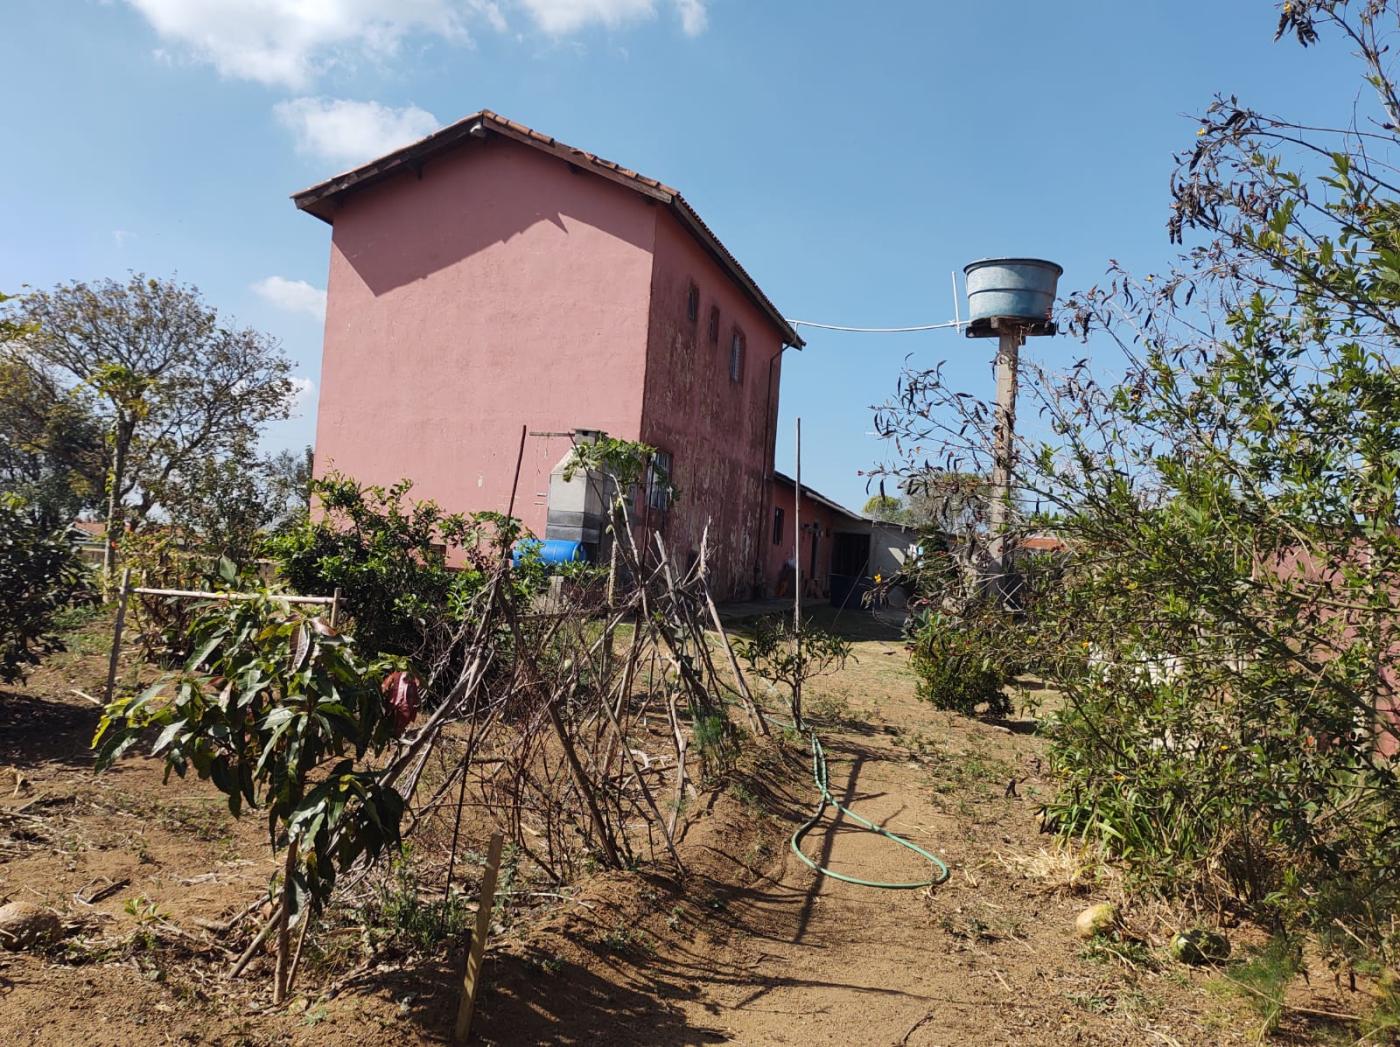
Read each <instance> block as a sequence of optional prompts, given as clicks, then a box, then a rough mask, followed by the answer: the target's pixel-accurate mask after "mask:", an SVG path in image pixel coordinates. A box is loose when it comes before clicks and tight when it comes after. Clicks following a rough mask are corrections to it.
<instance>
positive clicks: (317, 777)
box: [93, 593, 403, 998]
mask: <svg viewBox="0 0 1400 1047" xmlns="http://www.w3.org/2000/svg"><path fill="white" fill-rule="evenodd" d="M190 641H191V646H192V648H193V651H194V653H193V654H191V655H190V657H189V660H188V662H187V663H186V665H185V667H184V670H183V672H181V673H179V674H178V675H175V676H172V677H170V678H167V679H164V680H162V681H160V682H158V683H156V684H155V685H153V686H152V687H150V688H149V689H147V690H146V691H145V692H143V693H141V694H139V695H134V696H123V697H121V698H118V699H116V700H115V701H113V702H112V703H111V704H110V705H109V706H108V707H107V709H106V711H105V713H104V715H103V717H102V720H101V723H100V725H99V727H98V730H97V735H96V737H95V738H94V740H93V745H94V747H95V748H96V749H97V757H98V759H97V765H98V767H99V769H101V768H106V767H109V766H111V765H112V764H113V763H114V762H115V761H116V760H117V759H119V758H120V757H121V756H122V755H123V754H124V753H126V752H127V751H129V750H130V749H131V748H132V747H134V746H136V745H137V744H138V743H140V742H141V741H142V740H143V739H150V740H151V750H150V751H151V754H152V755H154V756H158V757H161V758H162V759H163V760H164V761H165V764H166V768H167V771H174V772H175V773H176V774H178V775H180V776H181V777H183V776H184V775H185V774H186V773H187V772H188V771H189V770H190V769H191V768H193V769H194V771H195V773H196V774H197V775H198V776H199V777H200V778H203V779H207V780H209V781H211V782H212V783H213V784H214V786H215V787H216V788H217V789H218V790H219V791H220V792H222V793H223V794H224V795H225V797H226V798H227V800H228V806H229V810H230V811H232V812H233V813H234V814H235V815H239V814H241V813H242V811H243V810H244V808H245V806H246V807H251V808H255V809H257V810H259V811H262V812H265V815H266V818H267V825H268V832H269V836H270V843H271V845H272V846H273V847H274V848H276V847H278V846H281V845H283V844H284V842H285V846H286V848H287V850H286V862H285V873H284V879H283V887H282V926H281V929H280V933H279V941H278V949H279V956H278V960H279V962H278V975H277V981H276V994H277V996H278V997H279V998H280V997H281V995H282V994H284V993H285V991H286V990H287V988H288V986H287V985H286V982H285V977H286V961H287V956H286V948H287V941H286V939H287V928H288V927H289V926H290V925H291V922H292V921H294V920H298V919H304V918H306V913H307V903H308V902H310V903H312V904H313V905H316V906H319V905H321V904H323V903H324V901H325V899H326V898H327V897H328V895H329V893H330V890H331V888H332V887H333V886H334V884H335V880H336V876H337V873H338V872H340V871H342V870H344V869H346V868H348V867H349V866H350V865H351V864H352V863H353V862H355V861H356V860H357V859H359V858H360V857H361V856H367V857H369V858H374V857H375V856H377V855H379V854H380V853H381V852H383V851H384V850H385V849H388V848H394V847H396V846H397V845H398V843H399V821H400V818H401V816H402V814H403V801H402V799H401V798H400V796H399V795H398V793H397V792H395V791H394V789H393V788H392V787H391V786H388V785H385V784H384V783H383V782H382V781H381V776H380V773H379V772H377V771H375V770H373V769H371V768H370V767H369V766H368V764H367V763H366V758H367V757H369V756H373V755H376V754H379V753H381V752H382V751H383V750H384V748H385V746H387V745H388V744H389V742H390V741H391V740H392V739H393V737H394V736H395V734H396V732H397V730H398V729H399V728H400V727H401V726H402V724H401V722H399V723H396V720H395V717H394V713H393V710H392V709H391V708H390V707H389V705H388V703H387V702H386V701H385V698H384V695H383V694H382V691H381V682H382V677H383V675H384V672H385V670H386V669H388V668H390V666H388V665H384V664H380V665H375V666H367V665H366V664H365V663H364V662H363V661H362V660H361V658H360V656H359V654H358V652H357V651H356V648H355V643H354V641H353V640H352V639H351V638H350V637H349V636H347V635H345V634H342V633H338V632H337V631H336V630H334V629H332V628H331V627H330V626H329V625H328V624H326V622H324V621H323V620H321V619H319V618H311V619H308V618H305V617H302V616H301V615H299V614H297V613H295V612H294V611H293V610H292V609H291V607H290V606H289V605H288V604H286V603H285V602H283V601H281V600H279V599H278V598H277V597H276V596H275V595H274V594H270V593H265V594H262V595H260V596H259V597H258V598H257V599H253V600H247V601H238V602H230V603H227V604H214V605H208V606H206V607H205V608H204V609H203V611H202V613H200V615H199V616H198V617H197V618H196V619H195V621H194V624H193V626H192V627H191V630H190Z"/></svg>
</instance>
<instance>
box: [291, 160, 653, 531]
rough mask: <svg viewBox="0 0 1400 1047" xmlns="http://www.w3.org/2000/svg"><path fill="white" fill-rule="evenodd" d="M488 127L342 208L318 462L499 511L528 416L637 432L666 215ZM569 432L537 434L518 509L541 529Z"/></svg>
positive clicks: (536, 422)
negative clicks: (655, 265) (659, 234)
mask: <svg viewBox="0 0 1400 1047" xmlns="http://www.w3.org/2000/svg"><path fill="white" fill-rule="evenodd" d="M659 211H660V208H656V207H653V206H651V205H649V204H648V203H647V202H646V201H645V200H643V199H642V198H641V197H639V196H638V195H637V194H635V193H632V192H630V191H628V190H627V189H624V188H622V187H620V186H616V185H613V184H610V183H608V182H606V181H604V180H602V179H600V178H596V177H592V176H589V175H586V174H579V173H574V172H573V171H571V169H570V168H569V167H568V165H566V164H564V163H561V162H560V161H558V160H555V159H552V158H550V157H547V156H544V155H542V154H540V153H538V152H536V151H534V150H532V149H530V148H528V147H525V146H522V145H519V144H517V143H514V142H511V141H508V140H506V139H504V138H499V137H493V138H491V139H489V140H487V141H485V142H473V143H471V144H470V145H469V146H468V147H466V148H464V149H460V150H457V151H456V152H453V153H450V154H447V155H444V156H441V157H438V158H434V159H431V160H429V161H428V162H427V163H426V164H425V165H423V167H422V171H421V177H417V176H415V175H414V174H412V173H405V174H402V175H398V176H396V177H395V178H394V179H392V180H390V181H388V182H385V183H382V184H380V185H376V186H372V187H368V188H366V189H364V190H361V191H358V192H355V193H352V194H350V195H349V196H348V198H347V199H346V200H345V201H344V203H343V204H342V206H340V207H339V209H338V210H337V211H336V212H335V214H334V233H333V237H332V247H331V265H330V278H329V286H328V301H327V311H326V331H325V347H324V362H323V365H322V372H321V390H320V408H319V413H318V417H317V423H316V471H317V473H318V474H324V473H326V472H327V471H329V470H331V469H335V470H338V471H340V472H343V473H346V474H347V475H350V476H353V477H354V478H356V479H357V480H359V481H361V482H363V483H381V484H382V483H390V482H392V481H394V480H396V479H398V478H400V477H403V476H408V477H411V478H412V479H413V480H414V481H415V487H414V496H415V497H418V498H432V499H434V500H436V501H437V502H439V503H440V504H441V505H442V506H443V507H444V508H446V509H448V510H449V511H454V512H468V511H474V510H481V509H494V510H500V511H504V510H505V508H506V504H507V502H508V500H509V497H510V485H511V476H512V473H513V472H514V468H515V457H516V452H517V448H518V442H519V434H520V427H521V426H522V425H526V426H528V427H529V428H530V429H531V430H536V431H548V430H559V431H563V430H570V429H573V428H577V427H582V428H596V429H603V430H606V431H607V432H608V433H610V434H612V435H613V436H617V437H620V438H624V439H637V438H638V437H639V435H640V431H641V419H642V402H643V395H642V390H643V381H644V375H645V369H646V346H647V339H648V297H649V289H650V284H651V276H652V251H653V246H654V245H653V238H654V235H655V228H656V220H655V218H656V214H657V213H658V212H659ZM568 448H569V444H568V441H567V440H560V439H553V440H546V439H542V438H530V439H528V440H527V443H526V449H525V460H524V468H523V470H522V475H521V479H520V487H519V491H518V494H517V497H516V514H517V515H518V516H520V517H521V518H522V519H523V520H524V522H525V524H526V525H527V526H528V527H530V528H531V529H532V530H534V531H535V532H536V533H538V534H543V533H544V527H545V492H546V491H547V489H548V480H549V470H550V468H551V467H552V466H553V465H554V463H555V462H557V461H558V460H559V458H561V457H562V456H563V455H564V454H565V453H566V452H567V451H568Z"/></svg>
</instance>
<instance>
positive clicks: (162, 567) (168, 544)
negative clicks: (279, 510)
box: [121, 526, 237, 668]
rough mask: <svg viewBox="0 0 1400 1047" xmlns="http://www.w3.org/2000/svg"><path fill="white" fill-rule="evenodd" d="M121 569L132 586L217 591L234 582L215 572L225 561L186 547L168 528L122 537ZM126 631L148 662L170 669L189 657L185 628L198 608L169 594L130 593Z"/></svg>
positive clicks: (131, 532)
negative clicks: (127, 573) (129, 579)
mask: <svg viewBox="0 0 1400 1047" xmlns="http://www.w3.org/2000/svg"><path fill="white" fill-rule="evenodd" d="M121 549H122V556H121V560H122V563H123V565H124V566H126V567H129V568H130V569H131V585H132V586H133V587H134V588H150V589H184V590H187V591H189V590H194V591H208V590H220V589H224V588H227V587H229V586H230V585H231V584H233V583H234V582H235V579H236V577H237V576H236V572H235V573H234V574H231V575H230V574H229V573H228V571H227V569H225V571H224V573H223V574H221V573H220V568H221V567H222V566H223V564H225V563H227V562H228V561H223V560H220V558H218V557H211V556H205V555H202V554H200V553H199V552H197V551H192V550H191V549H189V548H188V547H187V545H186V543H185V541H184V540H183V539H182V538H181V536H180V534H179V533H178V532H176V531H174V530H172V529H171V528H169V527H163V526H147V527H141V528H138V529H134V530H128V531H127V532H126V533H124V534H123V535H122V540H121ZM127 610H128V615H129V618H128V623H129V628H130V630H131V632H132V633H133V634H134V635H135V637H136V640H137V642H138V643H139V644H140V645H141V649H142V653H143V654H144V656H145V657H146V659H147V660H148V661H151V662H154V663H156V664H157V665H162V666H166V667H167V668H173V667H174V666H177V665H179V664H180V663H181V662H183V661H184V660H185V659H186V658H187V657H189V654H190V646H189V643H190V640H189V631H190V626H191V625H192V624H193V623H194V620H195V618H196V617H198V615H199V614H200V612H201V611H202V610H203V607H202V605H201V604H199V603H197V602H194V601H191V600H188V599H183V598H181V597H174V596H152V595H151V594H149V593H134V594H132V596H131V597H130V598H129V602H128V604H127Z"/></svg>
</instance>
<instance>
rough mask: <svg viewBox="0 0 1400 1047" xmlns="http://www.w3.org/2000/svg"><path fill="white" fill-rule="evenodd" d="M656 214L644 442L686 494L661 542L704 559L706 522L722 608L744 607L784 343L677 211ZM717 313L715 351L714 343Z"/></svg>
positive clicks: (760, 524) (758, 561) (760, 526)
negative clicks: (737, 363)
mask: <svg viewBox="0 0 1400 1047" xmlns="http://www.w3.org/2000/svg"><path fill="white" fill-rule="evenodd" d="M655 214H656V216H657V221H656V238H655V244H656V248H655V264H654V268H653V270H652V275H651V323H650V328H649V331H648V336H647V337H648V359H647V373H646V394H645V401H644V404H643V420H642V439H643V440H645V441H646V442H648V443H650V444H653V445H655V446H656V447H659V448H661V449H662V450H665V451H669V452H670V453H671V455H672V456H673V460H672V471H673V474H674V476H673V479H674V482H675V484H676V486H677V487H678V488H679V489H680V492H681V494H680V501H679V502H678V504H677V506H676V508H675V509H674V510H672V511H671V512H670V513H669V514H668V519H667V520H666V522H665V525H664V527H663V530H662V534H663V536H664V537H665V539H666V542H667V543H668V545H669V546H670V548H671V549H672V551H673V554H674V555H675V557H676V558H677V559H678V560H679V561H680V562H681V563H682V564H684V563H685V562H687V560H688V557H689V556H690V555H691V554H692V553H698V551H699V548H700V542H701V537H702V534H703V532H704V528H705V525H706V523H707V522H708V523H709V528H710V531H709V559H708V564H709V568H710V580H711V587H712V589H713V591H714V592H715V594H716V596H717V597H719V598H721V599H728V598H746V597H748V596H749V595H750V594H751V593H752V590H753V585H754V582H755V567H756V566H757V567H759V568H760V569H761V565H762V550H763V546H762V544H761V543H762V536H763V534H764V533H765V532H764V523H765V522H766V520H767V519H768V515H769V514H768V511H767V509H766V502H767V486H768V471H769V466H770V464H771V462H772V460H773V438H774V433H773V426H774V425H775V424H776V416H777V403H778V386H779V381H780V378H781V370H782V363H781V359H780V358H779V357H780V351H781V348H782V338H781V336H780V334H779V332H778V331H777V329H776V328H775V327H774V325H773V322H772V321H771V320H770V319H769V318H768V317H767V316H765V315H764V314H763V313H762V312H760V311H759V309H758V308H757V307H756V306H755V305H754V304H753V302H752V301H751V300H750V299H749V298H748V296H747V295H745V294H744V293H743V291H741V290H740V288H739V287H738V286H737V285H736V284H735V283H734V281H733V280H732V279H731V278H730V277H729V275H728V274H727V273H726V272H725V271H724V270H723V269H721V268H720V267H719V266H718V265H717V264H716V263H715V262H714V261H713V259H712V258H711V257H710V256H709V255H708V254H707V253H706V252H705V251H704V249H703V248H702V247H701V246H700V244H699V243H697V242H696V240H695V238H694V237H693V236H691V235H690V233H689V232H688V231H687V230H686V229H685V228H684V227H682V226H681V224H680V222H679V220H678V219H676V217H675V216H674V215H673V214H671V212H669V211H668V210H665V209H663V208H656V209H655ZM692 282H694V284H695V286H696V287H697V289H698V290H699V295H700V301H699V310H698V317H697V319H696V320H695V321H694V322H692V321H691V320H690V319H689V317H688V312H687V300H688V294H689V289H690V285H691V283H692ZM713 307H718V309H719V339H718V344H715V343H713V342H711V340H710V336H709V324H710V315H711V309H712V308H713ZM736 327H737V328H738V330H740V331H742V332H743V335H744V340H745V360H744V367H743V377H742V379H741V380H740V381H739V382H734V381H732V380H731V378H730V373H729V357H730V345H731V339H732V337H733V333H734V330H735V329H736ZM770 362H771V363H772V366H771V368H770V366H769V365H770ZM770 374H771V381H770Z"/></svg>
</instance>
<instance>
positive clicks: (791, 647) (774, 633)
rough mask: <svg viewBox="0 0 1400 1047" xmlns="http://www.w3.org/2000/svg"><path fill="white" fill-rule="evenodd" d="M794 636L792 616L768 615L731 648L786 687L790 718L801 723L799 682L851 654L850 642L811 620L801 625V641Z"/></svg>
mask: <svg viewBox="0 0 1400 1047" xmlns="http://www.w3.org/2000/svg"><path fill="white" fill-rule="evenodd" d="M795 640H796V637H795V635H794V632H793V627H792V619H791V618H789V617H787V616H786V615H767V616H765V617H763V618H760V619H758V620H757V621H756V622H755V623H754V628H753V636H752V637H751V638H749V639H747V640H739V641H738V642H736V643H735V645H734V650H735V653H736V654H738V656H739V657H740V658H741V659H742V660H743V661H744V663H745V664H746V665H747V666H748V668H749V671H750V672H752V673H755V674H757V675H758V676H762V677H763V678H764V679H767V680H772V681H773V682H774V683H778V684H782V685H783V686H784V687H785V688H787V691H788V706H789V709H790V710H791V712H792V718H793V722H794V723H795V724H796V725H797V726H798V727H801V726H802V724H803V721H802V704H801V695H802V685H803V684H805V683H806V682H807V681H808V680H811V679H814V678H816V677H818V676H821V675H823V674H825V673H830V672H836V671H837V670H838V669H840V668H841V667H842V666H844V665H845V664H846V659H848V658H850V657H851V642H850V641H849V640H847V639H845V638H844V637H841V636H837V635H836V634H835V633H833V632H829V631H828V630H826V629H823V628H821V627H820V626H818V625H816V624H815V623H814V622H811V621H808V622H804V623H803V625H802V632H801V642H800V643H797V642H795Z"/></svg>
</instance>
